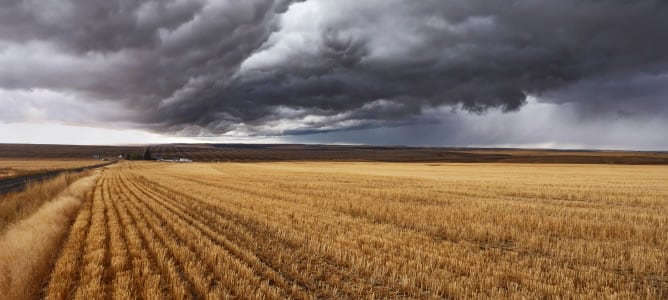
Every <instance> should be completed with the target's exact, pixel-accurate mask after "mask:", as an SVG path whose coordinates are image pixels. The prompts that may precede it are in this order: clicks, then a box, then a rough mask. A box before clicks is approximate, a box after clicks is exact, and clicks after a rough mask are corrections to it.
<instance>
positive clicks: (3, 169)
mask: <svg viewBox="0 0 668 300" xmlns="http://www.w3.org/2000/svg"><path fill="white" fill-rule="evenodd" d="M98 164H100V161H99V160H92V159H87V160H63V159H61V160H39V159H31V160H6V159H0V179H6V178H13V177H19V176H26V175H31V174H38V173H44V172H48V171H54V170H67V169H75V168H81V167H88V166H93V165H98Z"/></svg>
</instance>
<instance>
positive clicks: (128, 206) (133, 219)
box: [44, 162, 668, 299]
mask: <svg viewBox="0 0 668 300" xmlns="http://www.w3.org/2000/svg"><path fill="white" fill-rule="evenodd" d="M91 198H92V200H90V201H85V202H84V203H83V205H82V206H81V209H80V212H79V214H78V216H77V217H76V220H75V221H74V224H73V226H72V229H71V231H70V234H69V236H68V238H67V239H66V241H65V243H64V245H63V247H62V250H61V251H60V254H59V257H58V259H57V261H56V262H55V266H54V267H53V270H52V272H51V275H50V278H49V280H48V283H47V284H46V285H45V290H44V296H46V297H47V298H48V299H69V298H75V299H101V298H114V299H132V298H142V299H167V298H175V299H191V298H195V299H204V298H207V299H220V298H225V297H228V296H229V297H241V298H272V299H273V298H299V299H302V298H311V299H313V298H352V299H356V298H474V297H485V298H530V299H535V298H613V297H617V298H657V299H660V298H666V297H668V251H667V250H666V249H668V235H667V234H666V232H668V167H665V166H615V165H549V164H443V163H413V164H392V163H255V164H235V163H218V164H215V163H211V164H204V163H202V164H199V163H195V164H171V163H156V162H145V163H122V164H120V165H116V166H114V167H110V168H109V169H108V170H106V171H104V172H103V174H102V175H101V177H100V179H99V180H98V182H97V186H96V188H95V190H94V193H93V195H92V197H91Z"/></svg>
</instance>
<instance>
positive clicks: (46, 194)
mask: <svg viewBox="0 0 668 300" xmlns="http://www.w3.org/2000/svg"><path fill="white" fill-rule="evenodd" d="M89 175H90V173H88V172H79V173H71V172H68V173H64V174H61V175H58V176H56V177H55V178H51V179H47V180H44V181H38V182H33V183H30V184H28V186H27V187H26V189H25V190H24V191H22V192H19V193H10V194H8V195H3V196H0V235H2V233H3V232H4V231H5V230H6V229H7V227H8V226H9V225H11V224H14V223H17V222H19V221H21V220H23V219H25V218H27V217H29V216H31V215H32V214H33V213H35V211H37V210H38V209H39V208H40V207H41V206H42V204H44V203H45V202H47V201H50V200H51V199H53V198H54V197H56V196H57V195H58V194H60V193H61V192H63V191H64V190H65V189H66V188H67V187H68V186H70V185H71V184H72V183H73V182H75V181H77V180H78V179H81V178H83V177H86V176H89Z"/></svg>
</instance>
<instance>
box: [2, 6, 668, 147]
mask: <svg viewBox="0 0 668 300" xmlns="http://www.w3.org/2000/svg"><path fill="white" fill-rule="evenodd" d="M665 28H668V2H666V1H663V0H635V1H627V0H607V1H600V0H561V1H553V0H508V1H491V0H420V1H404V0H303V1H292V0H245V1H233V0H147V1H135V0H52V1H40V0H4V1H2V2H0V104H1V105H2V106H1V107H0V143H57V144H147V143H176V142H188V143H200V142H215V143H224V142H231V143H239V142H242V143H330V144H375V145H409V146H410V145H413V146H457V147H467V146H470V147H532V148H578V149H584V148H591V149H629V150H667V149H668V31H666V30H665Z"/></svg>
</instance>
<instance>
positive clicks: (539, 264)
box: [184, 187, 618, 291]
mask: <svg viewBox="0 0 668 300" xmlns="http://www.w3.org/2000/svg"><path fill="white" fill-rule="evenodd" d="M184 188H185V187H184ZM192 192H193V193H196V191H192ZM215 194H216V195H225V196H226V199H228V198H229V199H231V198H235V197H236V198H243V197H244V194H243V193H238V194H235V193H231V192H230V190H225V191H224V192H223V191H222V190H221V191H220V192H217V193H215ZM208 196H210V195H205V194H200V195H198V197H196V198H206V197H208ZM260 198H261V197H260ZM225 201H228V203H226V204H225V206H226V207H229V204H230V203H229V200H225ZM252 202H253V203H256V204H258V205H259V206H260V207H266V205H263V204H262V203H259V199H258V197H253V201H252ZM238 205H240V206H243V205H246V206H247V207H250V206H248V205H247V203H243V202H239V203H238ZM272 205H277V204H276V203H272ZM283 207H284V208H280V209H279V208H277V207H272V208H270V210H272V211H273V212H274V214H272V215H265V216H264V217H259V218H256V219H262V218H265V219H272V220H278V219H280V218H283V217H284V215H287V214H289V213H300V210H301V209H302V208H303V206H299V205H287V204H286V205H283ZM238 210H239V209H235V211H238ZM250 210H252V208H250ZM280 210H282V211H280ZM310 213H311V214H313V213H314V212H313V211H311V212H310ZM296 219H298V220H301V221H302V222H304V221H308V220H309V218H305V217H304V216H301V215H298V217H297V218H296ZM327 219H331V218H328V216H327V215H321V216H319V217H317V220H318V221H317V222H315V223H310V224H302V225H301V228H317V227H318V226H319V224H321V223H326V221H325V220H327ZM341 221H342V220H338V221H335V222H333V223H331V226H336V223H339V222H341ZM353 223H354V222H353ZM352 226H353V227H354V228H365V231H366V232H359V233H356V234H355V233H353V234H352V235H353V236H360V235H361V236H367V237H368V238H369V239H372V241H371V242H370V243H365V241H363V240H360V239H357V240H356V241H354V240H353V241H351V240H350V239H344V240H343V241H338V242H339V244H342V245H343V246H340V247H338V250H342V251H344V252H349V253H350V252H352V253H351V254H353V264H355V261H354V259H355V257H356V256H357V257H359V256H358V254H355V252H356V251H355V249H357V248H360V245H362V246H364V245H366V247H378V245H383V248H384V249H383V250H380V251H379V250H378V249H375V251H376V252H379V253H376V256H375V257H368V256H367V257H364V256H361V257H362V258H363V259H362V260H367V259H368V260H370V261H372V262H373V263H371V265H374V266H378V265H381V266H382V265H383V263H384V261H385V260H387V261H389V260H394V261H395V262H396V263H398V265H396V266H395V267H392V268H391V269H393V270H394V269H399V270H402V269H404V270H406V271H409V270H411V269H412V270H413V271H415V272H416V274H419V275H420V276H419V277H418V278H415V279H414V280H416V282H415V283H414V285H415V284H417V285H422V286H429V284H430V283H431V288H429V289H430V290H432V291H435V290H436V291H437V290H439V288H440V286H441V285H443V284H444V283H438V282H436V283H434V282H433V278H431V276H430V275H429V274H434V273H441V274H442V275H440V276H441V277H440V278H446V276H447V275H450V276H452V275H453V274H452V273H453V270H461V271H454V273H455V274H457V273H460V274H463V275H465V276H469V275H468V274H475V273H480V272H487V271H490V272H491V270H488V269H489V268H490V266H493V265H492V264H491V263H490V264H489V265H487V264H486V262H487V261H493V260H494V259H495V257H496V256H497V254H495V253H494V252H489V251H480V250H477V249H469V250H466V248H464V249H462V248H461V247H454V246H453V245H448V247H447V248H451V250H453V251H454V250H459V252H461V251H462V250H464V251H468V252H472V253H466V254H462V255H461V256H460V260H461V261H452V260H449V259H447V258H448V257H449V256H448V255H447V254H446V252H447V251H439V248H443V250H445V248H446V247H444V246H446V245H445V244H441V245H439V244H436V243H433V242H432V241H429V240H423V239H419V243H420V246H419V247H417V245H414V247H407V246H402V245H405V241H401V239H408V240H411V239H413V240H414V239H415V238H416V237H417V236H414V235H410V234H406V236H405V237H403V238H400V239H398V240H396V239H395V240H394V241H387V240H383V241H382V243H381V244H378V243H379V241H377V240H375V241H374V240H373V239H377V237H378V236H388V235H389V234H388V233H387V231H385V233H384V234H383V233H382V231H383V230H381V231H380V232H377V233H373V232H369V231H370V229H372V228H374V227H376V228H383V227H378V226H373V225H369V224H364V225H362V224H358V225H352ZM320 230H326V228H322V227H321V229H320ZM384 230H386V229H384ZM313 234H317V231H316V232H313ZM321 242H324V243H327V241H321ZM360 243H361V244H360ZM374 244H378V245H374ZM439 246H440V247H439ZM346 247H348V249H346ZM368 251H374V250H373V249H370V250H368ZM386 253H387V254H389V255H384V254H386ZM504 256H507V255H505V254H504ZM377 258H381V260H377ZM508 258H512V256H510V257H508ZM397 260H398V261H397ZM402 261H403V262H402ZM467 261H468V263H467ZM414 263H417V264H418V266H412V265H414ZM462 263H463V264H464V265H462ZM515 264H529V265H533V267H527V268H529V269H532V268H533V269H536V270H537V271H538V270H545V269H552V268H557V269H560V270H561V271H563V272H562V274H565V275H566V276H567V278H569V277H570V278H574V279H576V280H588V281H597V280H598V281H600V282H601V283H602V284H603V285H605V282H607V281H608V280H610V277H615V276H618V275H616V274H612V273H610V272H608V273H606V278H600V279H599V278H598V277H599V276H597V275H596V274H595V273H593V272H591V271H590V270H595V269H590V270H579V271H577V270H570V269H565V268H563V266H556V265H555V264H554V262H552V261H549V260H546V259H541V258H536V259H533V260H531V259H530V260H527V261H511V262H510V263H508V264H507V265H504V266H501V265H497V266H496V268H497V269H498V268H500V267H505V268H507V269H508V270H512V269H513V266H514V265H515ZM425 265H426V266H441V267H442V268H438V267H434V268H431V269H430V268H429V267H426V268H425V267H424V266H425ZM446 266H447V267H446ZM471 266H475V267H474V268H472V267H471ZM446 268H447V269H446ZM425 269H426V270H425ZM476 269H478V270H477V271H476ZM481 269H482V270H481ZM363 270H364V268H361V270H360V271H363ZM542 272H545V271H541V273H542ZM497 274H498V275H497V276H499V278H500V279H499V280H505V279H502V278H505V277H507V275H505V274H503V273H497ZM550 275H551V276H550ZM390 277H391V278H393V277H396V274H390ZM541 277H544V280H545V282H542V283H541V282H537V283H536V282H534V283H531V284H532V285H541V286H543V287H544V288H545V289H550V285H558V284H559V283H560V282H561V283H562V284H563V282H564V281H563V276H561V275H558V276H555V274H553V272H552V273H550V274H545V275H541ZM409 280H410V279H409ZM514 280H519V279H514ZM434 284H436V285H435V286H434ZM527 284H528V283H527ZM434 288H435V289H434Z"/></svg>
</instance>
